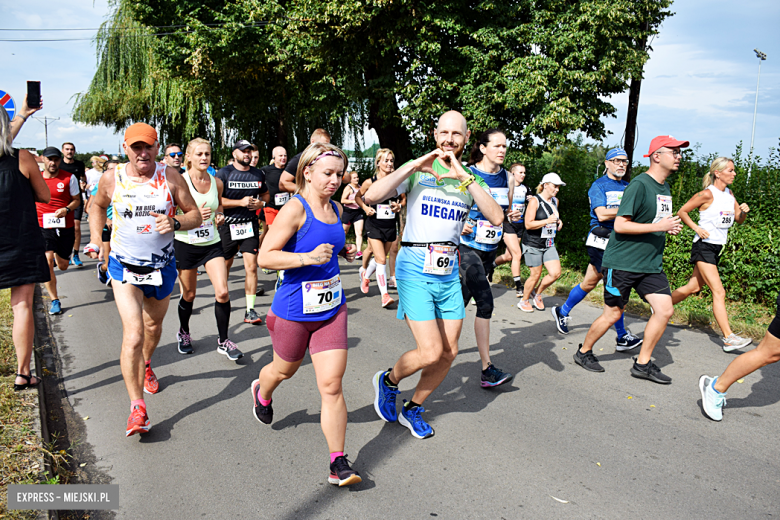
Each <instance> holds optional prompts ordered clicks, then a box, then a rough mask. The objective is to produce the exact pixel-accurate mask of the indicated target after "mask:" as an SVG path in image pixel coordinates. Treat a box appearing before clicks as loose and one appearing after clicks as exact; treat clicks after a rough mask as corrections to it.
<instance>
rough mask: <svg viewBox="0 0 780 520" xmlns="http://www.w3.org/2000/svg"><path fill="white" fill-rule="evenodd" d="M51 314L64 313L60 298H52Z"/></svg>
mask: <svg viewBox="0 0 780 520" xmlns="http://www.w3.org/2000/svg"><path fill="white" fill-rule="evenodd" d="M49 314H52V315H53V314H62V304H61V303H60V301H59V300H52V301H51V305H49Z"/></svg>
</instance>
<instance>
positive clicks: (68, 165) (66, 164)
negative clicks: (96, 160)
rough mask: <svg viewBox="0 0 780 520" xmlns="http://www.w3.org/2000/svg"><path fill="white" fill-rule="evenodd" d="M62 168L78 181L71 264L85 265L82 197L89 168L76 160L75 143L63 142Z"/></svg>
mask: <svg viewBox="0 0 780 520" xmlns="http://www.w3.org/2000/svg"><path fill="white" fill-rule="evenodd" d="M52 148H53V147H52ZM60 170H65V171H66V172H68V173H70V174H72V175H75V176H76V181H78V186H79V205H78V207H77V208H76V209H74V210H73V219H74V222H75V225H74V227H73V229H74V230H75V231H74V239H73V256H72V257H70V264H71V265H75V266H76V267H83V266H84V263H83V262H82V261H81V259H80V258H79V249H80V248H81V216H82V215H83V214H84V205H83V203H82V199H83V198H84V189H85V188H86V187H87V174H86V172H87V169H86V167H85V166H84V163H83V162H82V161H79V160H76V145H74V144H73V143H62V161H61V162H60Z"/></svg>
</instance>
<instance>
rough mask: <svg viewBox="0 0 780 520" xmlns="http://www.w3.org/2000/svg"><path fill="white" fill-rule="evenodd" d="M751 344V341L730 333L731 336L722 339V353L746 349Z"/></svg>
mask: <svg viewBox="0 0 780 520" xmlns="http://www.w3.org/2000/svg"><path fill="white" fill-rule="evenodd" d="M751 343H753V340H752V339H750V338H743V337H741V336H737V335H736V334H734V333H733V332H732V333H731V336H729V337H728V338H723V352H731V351H732V350H737V349H740V348H743V347H747V346H748V345H750V344H751Z"/></svg>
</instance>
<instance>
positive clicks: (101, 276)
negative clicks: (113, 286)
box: [97, 265, 110, 285]
mask: <svg viewBox="0 0 780 520" xmlns="http://www.w3.org/2000/svg"><path fill="white" fill-rule="evenodd" d="M97 278H98V281H99V282H100V283H102V284H103V285H108V284H109V283H110V278H109V277H108V271H104V270H102V269H101V268H100V266H99V265H98V268H97Z"/></svg>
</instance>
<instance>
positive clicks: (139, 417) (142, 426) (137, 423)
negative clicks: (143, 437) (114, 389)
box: [125, 405, 152, 437]
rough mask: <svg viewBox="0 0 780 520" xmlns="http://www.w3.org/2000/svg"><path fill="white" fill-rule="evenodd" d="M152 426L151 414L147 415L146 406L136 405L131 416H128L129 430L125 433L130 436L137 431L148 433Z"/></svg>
mask: <svg viewBox="0 0 780 520" xmlns="http://www.w3.org/2000/svg"><path fill="white" fill-rule="evenodd" d="M151 427H152V423H150V422H149V416H148V415H146V408H141V407H140V406H139V405H135V406H134V407H133V411H132V412H130V417H128V418H127V431H126V432H125V435H126V436H127V437H130V436H131V435H135V434H136V433H146V432H148V431H149V429H150V428H151Z"/></svg>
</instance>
